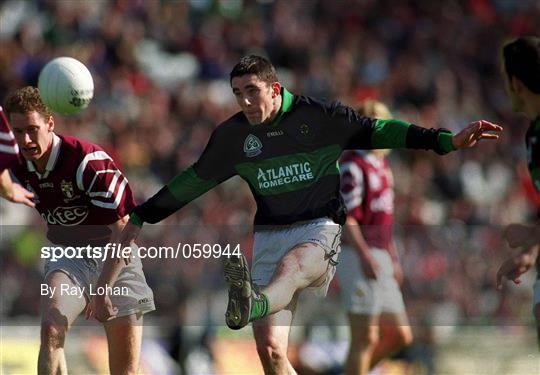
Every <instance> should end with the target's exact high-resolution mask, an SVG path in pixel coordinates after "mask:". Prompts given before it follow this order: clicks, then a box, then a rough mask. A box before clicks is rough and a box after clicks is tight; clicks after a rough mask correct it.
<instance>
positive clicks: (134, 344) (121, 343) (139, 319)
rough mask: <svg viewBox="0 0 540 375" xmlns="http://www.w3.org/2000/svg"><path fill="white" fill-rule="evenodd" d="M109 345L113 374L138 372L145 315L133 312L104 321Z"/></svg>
mask: <svg viewBox="0 0 540 375" xmlns="http://www.w3.org/2000/svg"><path fill="white" fill-rule="evenodd" d="M104 327H105V332H106V333H107V343H108V345H109V369H110V371H111V375H130V374H137V373H138V370H139V361H140V353H141V342H142V332H143V316H142V315H140V314H131V315H128V316H123V317H120V318H116V319H113V320H111V321H108V322H106V323H104Z"/></svg>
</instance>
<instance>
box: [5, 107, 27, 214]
mask: <svg viewBox="0 0 540 375" xmlns="http://www.w3.org/2000/svg"><path fill="white" fill-rule="evenodd" d="M18 163H20V158H19V146H18V145H17V142H16V141H15V137H14V136H13V132H12V131H11V128H10V126H9V122H8V120H7V118H6V115H5V113H4V109H3V108H2V107H1V106H0V197H2V198H5V199H7V200H8V201H11V202H14V203H24V204H26V205H27V206H30V207H34V202H32V201H31V199H32V198H33V197H34V195H33V194H32V193H30V192H29V191H28V190H26V189H25V188H23V187H22V186H21V185H19V184H17V183H14V182H13V181H12V180H11V176H10V175H9V171H8V168H9V167H10V166H14V165H16V164H18Z"/></svg>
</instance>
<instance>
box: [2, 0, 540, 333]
mask: <svg viewBox="0 0 540 375" xmlns="http://www.w3.org/2000/svg"><path fill="white" fill-rule="evenodd" d="M539 24H540V3H539V2H538V1H536V0H520V1H506V0H450V1H444V2H442V1H429V0H407V1H402V0H399V1H398V0H395V1H394V0H377V1H376V0H339V1H325V0H282V1H281V0H276V1H272V0H183V1H154V0H117V1H101V0H93V1H47V0H37V1H33V2H29V1H15V0H8V1H5V2H3V3H2V4H1V5H0V41H1V43H0V102H3V101H4V99H5V97H6V95H7V93H9V92H10V91H12V90H14V89H17V88H19V87H21V86H24V85H37V77H38V74H39V72H40V69H41V68H42V67H43V66H44V64H45V63H46V62H47V61H49V60H51V59H52V58H54V57H58V56H72V57H75V58H77V59H79V60H81V61H83V62H84V63H85V64H86V65H87V66H88V67H89V69H90V70H91V72H92V74H93V77H94V83H95V97H94V99H93V101H92V103H91V104H90V106H89V108H88V109H87V110H85V111H84V112H83V113H81V114H79V115H76V116H71V117H60V116H58V117H56V122H57V131H58V132H60V133H67V134H73V135H76V136H79V137H82V138H86V139H89V140H92V141H95V142H96V143H98V144H100V145H102V146H104V147H105V148H106V150H107V151H108V152H109V153H110V154H111V155H113V157H114V158H115V159H116V160H118V161H119V164H120V165H121V167H122V169H123V170H124V172H125V174H126V175H127V177H128V178H129V181H130V184H131V186H132V189H133V190H134V192H135V194H136V198H137V201H138V202H142V201H143V200H145V199H146V198H148V197H149V196H151V195H152V194H153V193H155V192H156V191H157V190H158V188H159V187H161V186H162V185H163V184H164V183H166V182H167V181H168V180H169V179H170V178H171V177H172V176H174V175H175V174H176V173H177V172H178V171H180V170H182V169H183V168H185V167H187V166H189V165H190V164H191V163H193V162H194V161H195V160H196V159H197V157H198V155H199V154H200V153H201V152H202V150H203V148H204V146H205V144H206V141H207V140H208V137H209V135H210V133H211V131H212V130H213V129H214V127H215V126H216V125H217V124H219V123H220V122H221V121H223V120H225V119H227V118H228V117H229V116H231V115H232V114H234V113H236V112H237V111H238V108H237V105H236V103H235V101H234V97H233V95H232V94H231V92H230V85H229V78H228V74H229V72H230V70H231V68H232V67H233V66H234V64H235V63H236V62H237V61H238V60H239V58H240V57H241V56H243V55H246V54H250V53H256V54H263V55H265V56H267V57H269V58H270V60H271V61H272V62H273V63H274V64H275V66H276V67H277V68H278V76H279V77H280V80H281V82H282V83H283V84H284V86H286V87H287V88H288V89H289V90H290V91H292V92H294V93H302V94H306V95H312V96H316V97H325V98H337V99H340V100H341V101H343V102H345V103H348V104H350V105H353V106H354V105H356V104H357V103H359V102H360V101H361V100H363V99H365V98H376V99H379V100H382V101H383V102H385V103H387V104H388V105H389V107H390V108H391V110H392V112H393V114H394V116H395V117H396V118H400V119H403V120H407V121H410V122H413V123H416V124H419V125H421V126H425V127H446V128H448V129H450V130H453V131H457V130H459V129H461V128H462V127H464V126H465V125H466V124H467V123H469V122H471V121H474V120H477V119H487V120H490V121H493V122H496V123H499V124H501V125H503V126H504V127H505V130H504V134H503V135H502V137H501V138H500V139H499V141H497V142H485V143H483V144H480V145H479V146H478V147H476V148H474V149H471V150H467V151H463V152H458V153H453V154H451V155H447V156H445V157H439V156H437V155H435V154H433V153H430V152H423V151H394V152H393V153H392V154H391V163H392V167H393V170H394V175H395V176H394V177H395V185H396V210H397V212H396V222H397V223H398V225H397V226H396V242H397V244H398V250H399V251H400V254H401V259H402V261H403V265H404V273H405V285H404V292H405V297H406V299H407V300H408V301H409V302H408V307H409V309H410V311H411V315H412V316H413V319H414V318H415V317H417V318H418V319H419V321H422V320H425V321H428V322H429V323H431V324H442V325H444V324H447V325H452V324H456V325H459V324H464V323H500V322H509V321H513V322H514V323H515V324H519V322H521V321H527V320H529V319H530V317H529V315H530V299H529V296H530V291H529V290H528V288H526V289H527V290H525V289H523V288H510V289H508V290H507V291H505V292H504V293H502V294H499V293H497V292H495V291H494V289H493V280H494V275H495V272H496V269H497V266H498V264H499V263H500V261H501V260H502V259H503V258H504V257H505V256H506V255H507V254H508V253H509V250H508V249H507V248H506V247H505V245H504V241H503V240H502V234H501V228H502V226H503V225H505V224H508V223H510V222H524V221H527V220H529V219H530V218H531V217H532V216H533V215H534V213H535V212H536V210H537V209H538V206H539V205H540V202H539V200H538V198H537V197H535V195H534V193H533V190H532V184H531V183H530V181H529V179H528V175H527V170H526V164H525V144H524V134H525V131H526V128H527V126H528V123H527V121H526V120H525V119H524V118H522V117H520V116H519V115H516V114H514V113H513V112H512V110H511V108H510V106H509V104H508V101H507V98H506V94H505V82H504V80H503V78H502V75H501V68H500V46H501V44H502V43H503V42H505V41H507V40H508V39H511V38H512V37H515V36H518V35H527V34H534V33H535V32H538V25H539ZM535 25H536V26H535ZM2 207H3V208H2V209H3V210H4V208H6V207H7V206H2ZM10 209H13V208H12V207H10ZM15 209H18V208H15ZM253 211H254V202H253V200H252V198H251V197H250V193H249V189H248V188H247V186H246V184H245V183H243V182H242V181H241V180H240V179H239V178H236V177H235V178H233V179H232V180H230V181H227V182H226V183H224V184H222V186H220V187H218V188H216V189H214V190H212V191H211V192H209V193H206V194H205V195H204V196H203V197H202V198H200V199H197V200H196V201H195V202H193V203H192V204H190V205H189V206H188V207H186V208H185V209H183V210H181V211H180V212H179V213H177V214H175V215H173V216H172V217H170V218H169V219H167V220H166V222H165V223H166V224H170V225H167V226H162V227H159V228H155V229H154V230H149V231H148V234H147V237H146V238H144V239H142V240H141V241H143V243H144V242H147V243H151V242H152V241H155V240H157V239H159V240H163V241H165V240H164V239H166V240H167V241H169V242H170V243H174V242H189V241H188V239H189V240H190V241H192V242H202V243H204V242H212V241H214V242H216V241H218V242H222V243H226V242H227V241H229V242H231V243H241V245H242V249H243V250H245V251H246V252H247V253H249V252H250V251H251V250H250V246H251V245H250V238H249V233H250V231H251V221H252V216H253ZM25 220H26V222H25V223H26V224H28V225H37V222H38V221H39V220H40V218H39V217H38V216H37V215H29V216H27V219H25ZM18 223H19V224H21V223H20V222H18ZM4 224H10V222H9V221H4ZM32 228H34V227H32ZM186 228H187V229H186ZM231 228H234V230H231ZM35 232H36V231H34V230H28V231H23V232H22V233H17V234H16V235H13V236H7V237H5V238H4V241H3V242H2V243H0V245H1V246H2V251H1V252H0V258H1V260H2V272H1V275H0V280H1V285H2V289H3V290H2V296H5V295H8V296H9V298H4V300H3V302H2V306H1V309H0V318H2V317H6V316H18V315H21V314H29V315H35V314H37V311H38V307H39V306H38V301H37V300H36V299H35V293H34V292H32V293H34V294H32V295H28V296H25V291H23V290H22V288H20V287H16V285H20V283H21V281H23V282H24V283H26V285H29V284H30V283H32V284H33V283H36V285H37V284H38V283H39V280H40V268H39V265H38V264H39V262H38V260H39V259H38V251H33V250H29V249H30V248H31V247H32V245H33V244H34V245H35V244H36V243H37V244H39V243H41V242H42V241H43V238H42V237H40V236H39V235H38V234H37V233H35ZM8 239H9V241H8ZM145 273H146V274H147V277H148V279H149V284H150V285H151V286H152V288H153V289H154V292H155V293H156V300H157V306H158V308H159V309H161V313H160V314H163V316H166V315H170V316H176V315H177V314H179V315H182V313H181V312H180V313H178V306H183V303H185V301H187V300H189V298H190V296H195V298H199V296H200V295H201V294H200V293H210V291H212V288H216V287H218V288H220V289H222V288H223V286H222V284H221V283H222V281H221V271H220V264H219V262H217V261H214V262H210V263H208V262H206V263H205V262H204V261H202V260H201V261H190V262H187V263H186V262H184V263H182V262H176V263H169V264H167V263H164V262H148V264H145ZM7 291H8V292H7ZM36 292H37V287H36ZM334 292H335V291H334ZM28 293H30V292H28ZM180 310H181V309H180ZM438 319H439V320H438ZM218 323H219V324H221V322H218Z"/></svg>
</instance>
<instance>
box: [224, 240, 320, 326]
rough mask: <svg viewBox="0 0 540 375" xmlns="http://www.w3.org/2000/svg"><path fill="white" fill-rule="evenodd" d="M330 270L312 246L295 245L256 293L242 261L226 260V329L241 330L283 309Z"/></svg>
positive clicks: (246, 264)
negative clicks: (298, 293) (268, 282)
mask: <svg viewBox="0 0 540 375" xmlns="http://www.w3.org/2000/svg"><path fill="white" fill-rule="evenodd" d="M329 267H330V266H329V259H328V257H327V254H326V251H325V250H324V249H323V248H321V247H320V246H318V245H316V244H314V243H302V244H298V245H296V246H295V247H293V248H292V249H291V250H289V251H288V252H287V253H286V254H285V256H284V257H283V258H282V259H281V261H280V262H279V264H278V266H277V269H276V271H275V272H274V275H273V277H272V280H271V281H270V284H269V285H268V286H266V287H264V288H263V289H262V290H261V293H259V292H258V291H257V290H255V289H254V288H253V287H252V282H251V273H250V270H249V265H248V263H247V261H246V260H245V258H244V257H243V256H241V257H239V258H236V257H232V258H230V259H228V260H227V261H226V262H225V279H226V281H227V282H228V283H229V303H228V305H227V312H226V314H225V316H226V322H227V325H228V326H229V327H230V328H232V329H240V328H242V327H244V326H246V325H247V324H248V323H249V322H250V321H254V320H256V319H261V318H263V317H265V316H267V315H270V314H273V313H276V312H278V311H280V310H282V309H284V308H286V307H287V306H288V305H289V304H290V303H291V301H292V300H293V297H294V295H295V293H296V292H298V291H301V290H302V289H305V288H307V287H309V286H318V285H320V284H321V283H322V282H324V280H325V276H326V273H327V271H328V268H329Z"/></svg>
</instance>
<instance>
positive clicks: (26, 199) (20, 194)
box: [6, 182, 36, 208]
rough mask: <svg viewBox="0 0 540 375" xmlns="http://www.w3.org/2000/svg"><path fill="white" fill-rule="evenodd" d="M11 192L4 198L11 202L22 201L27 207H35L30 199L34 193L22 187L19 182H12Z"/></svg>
mask: <svg viewBox="0 0 540 375" xmlns="http://www.w3.org/2000/svg"><path fill="white" fill-rule="evenodd" d="M12 186H13V188H12V191H11V194H10V195H8V196H7V197H6V198H7V199H8V200H9V201H10V202H13V203H22V204H25V205H27V206H28V207H32V208H34V207H36V205H35V203H34V202H33V201H32V199H33V198H34V194H33V193H31V192H29V191H28V190H26V189H25V188H23V187H22V186H21V185H20V184H18V183H16V182H14V183H13V185H12Z"/></svg>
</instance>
